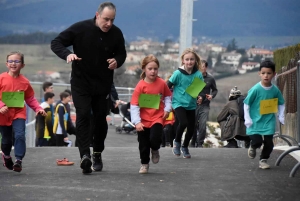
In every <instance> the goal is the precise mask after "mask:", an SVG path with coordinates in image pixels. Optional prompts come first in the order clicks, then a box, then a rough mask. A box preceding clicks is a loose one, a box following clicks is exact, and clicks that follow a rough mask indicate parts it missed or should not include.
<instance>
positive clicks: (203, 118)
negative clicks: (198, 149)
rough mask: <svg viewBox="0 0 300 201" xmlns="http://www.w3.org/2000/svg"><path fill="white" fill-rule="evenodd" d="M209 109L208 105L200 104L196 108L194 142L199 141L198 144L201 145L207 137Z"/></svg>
mask: <svg viewBox="0 0 300 201" xmlns="http://www.w3.org/2000/svg"><path fill="white" fill-rule="evenodd" d="M209 109H210V108H209V106H208V105H198V106H197V108H196V112H195V113H196V115H195V118H196V120H195V121H196V124H195V130H194V133H193V138H192V142H194V143H195V142H197V144H198V146H201V145H202V144H203V143H204V140H205V137H206V122H207V120H208V115H209ZM197 132H198V135H197Z"/></svg>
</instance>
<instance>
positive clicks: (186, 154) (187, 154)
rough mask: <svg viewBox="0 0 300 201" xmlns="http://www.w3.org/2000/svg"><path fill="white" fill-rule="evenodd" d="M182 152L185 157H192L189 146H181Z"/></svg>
mask: <svg viewBox="0 0 300 201" xmlns="http://www.w3.org/2000/svg"><path fill="white" fill-rule="evenodd" d="M181 152H182V155H183V158H191V154H190V152H189V148H187V147H181Z"/></svg>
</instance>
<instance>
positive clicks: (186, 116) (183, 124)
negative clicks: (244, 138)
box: [175, 107, 195, 147]
mask: <svg viewBox="0 0 300 201" xmlns="http://www.w3.org/2000/svg"><path fill="white" fill-rule="evenodd" d="M175 114H176V117H177V119H178V126H177V130H176V137H175V141H176V142H180V143H181V138H182V135H183V132H184V129H185V128H187V131H186V133H185V138H184V142H183V145H182V146H183V147H188V146H189V143H190V140H191V138H192V136H193V133H194V128H195V110H186V109H185V108H183V107H178V108H176V109H175Z"/></svg>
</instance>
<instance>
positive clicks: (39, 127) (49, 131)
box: [35, 92, 54, 147]
mask: <svg viewBox="0 0 300 201" xmlns="http://www.w3.org/2000/svg"><path fill="white" fill-rule="evenodd" d="M44 100H45V101H44V102H42V103H41V105H40V106H41V107H42V108H43V109H44V110H45V112H46V113H47V116H43V115H41V114H38V115H37V116H36V122H35V131H36V141H37V146H38V147H43V146H48V142H49V141H50V140H51V138H54V136H53V123H52V116H53V114H52V111H51V109H50V105H52V104H53V103H54V93H52V92H46V93H45V95H44Z"/></svg>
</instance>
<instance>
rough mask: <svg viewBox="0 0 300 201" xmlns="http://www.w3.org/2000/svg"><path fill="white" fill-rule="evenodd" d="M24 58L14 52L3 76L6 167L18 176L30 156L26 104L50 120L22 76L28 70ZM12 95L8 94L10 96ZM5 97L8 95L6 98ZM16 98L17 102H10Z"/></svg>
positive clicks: (0, 114) (1, 125) (0, 110)
mask: <svg viewBox="0 0 300 201" xmlns="http://www.w3.org/2000/svg"><path fill="white" fill-rule="evenodd" d="M24 66H25V63H24V55H23V54H22V53H20V52H11V53H9V54H8V55H7V57H6V67H7V68H8V72H4V73H1V74H0V132H1V134H2V144H1V150H2V159H3V161H4V164H3V165H4V166H5V167H6V168H7V169H9V170H14V171H16V172H21V171H22V160H23V158H24V156H25V152H26V140H25V129H26V125H25V121H26V108H25V106H24V101H25V102H26V104H27V105H28V106H29V107H30V108H31V109H33V110H34V111H35V112H36V114H41V115H43V116H46V115H47V114H46V112H45V111H44V110H43V108H42V107H41V106H40V105H39V103H38V101H37V100H36V98H35V97H34V90H33V88H32V86H31V85H30V83H29V81H28V79H27V78H26V77H24V76H23V75H22V74H21V73H20V72H21V69H22V68H24ZM7 93H8V94H7ZM4 94H7V95H6V96H5V95H4ZM11 96H14V99H15V101H14V102H13V103H12V102H11V101H10V98H9V97H11ZM13 130H14V137H15V141H14V152H15V159H16V160H15V163H13V161H12V158H11V156H10V152H11V149H12V137H13V135H12V133H13V132H12V131H13Z"/></svg>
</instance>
